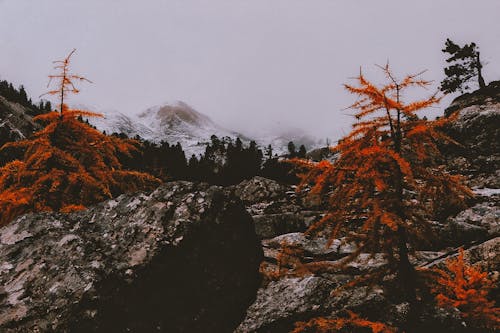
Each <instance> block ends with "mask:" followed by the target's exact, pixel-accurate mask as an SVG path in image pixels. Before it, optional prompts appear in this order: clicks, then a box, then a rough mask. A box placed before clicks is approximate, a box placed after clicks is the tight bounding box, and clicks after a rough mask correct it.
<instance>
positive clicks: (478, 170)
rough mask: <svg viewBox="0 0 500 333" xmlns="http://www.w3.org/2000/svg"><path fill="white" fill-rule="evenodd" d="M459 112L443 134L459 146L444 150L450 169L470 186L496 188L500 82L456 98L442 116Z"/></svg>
mask: <svg viewBox="0 0 500 333" xmlns="http://www.w3.org/2000/svg"><path fill="white" fill-rule="evenodd" d="M455 111H457V112H458V118H457V119H456V120H455V121H453V122H452V123H451V124H450V126H449V127H448V128H446V132H447V133H448V134H449V135H450V136H451V137H452V138H453V139H455V140H456V141H458V142H459V143H460V144H462V146H461V147H457V146H455V145H453V146H449V147H447V149H445V151H446V155H447V157H448V158H449V159H448V163H449V164H450V166H451V168H452V169H455V170H456V171H458V172H459V173H462V174H464V175H466V176H468V177H469V179H470V186H472V187H479V188H484V187H486V188H499V187H500V180H499V179H500V171H499V168H498V165H499V163H500V127H499V126H498V124H499V123H500V81H497V82H492V83H490V84H489V85H488V86H487V87H486V88H483V89H480V90H477V91H475V92H473V93H470V94H465V95H462V96H460V97H458V98H456V99H455V100H454V101H453V102H452V103H451V105H450V106H449V107H448V108H447V109H446V111H445V114H447V115H449V114H451V113H452V112H455Z"/></svg>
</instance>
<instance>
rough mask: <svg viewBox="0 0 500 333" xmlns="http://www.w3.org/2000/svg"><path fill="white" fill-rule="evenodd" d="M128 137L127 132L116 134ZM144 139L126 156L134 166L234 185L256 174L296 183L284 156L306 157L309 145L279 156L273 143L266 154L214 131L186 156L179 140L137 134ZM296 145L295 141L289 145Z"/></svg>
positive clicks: (174, 177)
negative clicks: (157, 140)
mask: <svg viewBox="0 0 500 333" xmlns="http://www.w3.org/2000/svg"><path fill="white" fill-rule="evenodd" d="M113 135H114V136H118V137H121V138H126V136H125V135H124V134H116V133H114V134H113ZM135 139H136V140H138V141H140V142H141V146H140V147H139V149H138V150H137V151H136V152H135V153H134V154H133V156H132V157H129V158H126V157H125V158H124V164H125V165H126V166H127V167H128V168H130V169H134V170H141V171H143V172H148V173H150V174H152V175H154V176H155V177H158V178H160V179H162V180H164V181H168V180H190V181H202V182H207V183H210V184H217V185H233V184H237V183H239V182H241V181H243V180H245V179H249V178H252V177H254V176H263V177H266V178H269V179H274V180H277V181H279V182H283V183H290V184H294V183H297V182H298V178H297V177H296V176H295V173H294V172H293V167H292V166H291V165H289V164H287V163H281V159H282V158H294V157H300V158H305V153H306V148H305V147H304V146H303V145H301V147H300V150H299V152H296V151H295V149H293V150H289V152H288V154H286V155H284V156H282V157H279V156H278V155H277V154H275V155H272V147H271V145H269V146H268V147H267V148H266V150H265V154H264V153H263V151H262V149H261V148H259V147H258V146H257V143H256V142H255V141H250V143H248V144H244V143H243V142H242V141H241V139H240V138H235V139H233V138H230V137H223V138H219V137H217V136H216V135H212V137H211V138H210V142H209V143H207V144H206V147H205V151H204V152H203V154H201V155H198V156H196V155H194V154H193V155H191V156H190V157H188V156H186V154H185V152H184V150H183V148H182V145H181V144H180V143H179V142H177V143H176V144H170V143H168V142H165V141H163V142H160V143H153V142H150V141H147V140H142V139H141V138H139V137H136V138H135ZM290 146H293V147H295V145H294V143H293V142H290V143H289V147H290Z"/></svg>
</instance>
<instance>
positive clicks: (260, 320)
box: [235, 276, 335, 333]
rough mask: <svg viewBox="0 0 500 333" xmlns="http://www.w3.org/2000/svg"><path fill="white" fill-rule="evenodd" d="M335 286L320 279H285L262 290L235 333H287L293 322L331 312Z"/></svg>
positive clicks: (274, 282) (310, 277)
mask: <svg viewBox="0 0 500 333" xmlns="http://www.w3.org/2000/svg"><path fill="white" fill-rule="evenodd" d="M334 287H335V283H333V282H331V281H329V280H327V279H323V278H321V277H315V276H308V277H304V278H299V277H297V278H285V279H281V280H279V281H273V282H271V283H270V284H269V285H268V286H267V287H265V288H262V289H260V290H259V293H258V295H257V300H256V301H255V303H254V304H252V306H251V307H250V308H249V309H248V312H247V317H246V318H245V320H244V321H243V322H242V323H241V324H240V326H239V327H238V328H237V329H236V331H235V333H250V332H259V333H285V332H290V329H291V328H292V327H293V323H295V322H296V321H300V320H304V319H307V318H310V317H311V316H316V315H321V314H323V315H325V314H328V313H330V312H331V307H332V304H331V303H332V297H330V293H331V291H332V289H333V288H334Z"/></svg>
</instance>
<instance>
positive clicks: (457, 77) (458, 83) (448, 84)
mask: <svg viewBox="0 0 500 333" xmlns="http://www.w3.org/2000/svg"><path fill="white" fill-rule="evenodd" d="M442 51H443V52H444V53H448V54H449V55H450V56H449V58H448V59H446V62H448V63H451V65H450V66H448V67H446V68H445V69H444V73H445V75H446V78H445V79H444V80H443V81H442V82H441V91H443V92H444V93H446V94H448V93H453V92H455V91H457V90H458V91H460V93H464V92H465V91H467V90H468V89H469V88H470V87H469V86H468V85H467V83H468V82H469V81H471V80H472V79H474V78H477V83H478V85H479V88H484V87H485V86H486V84H485V82H484V78H483V75H482V68H483V64H482V63H481V60H480V58H479V50H478V47H477V46H476V44H475V43H470V44H465V45H464V46H459V45H458V44H455V43H454V42H453V41H452V40H450V39H449V38H448V39H446V42H445V48H444V49H443V50H442Z"/></svg>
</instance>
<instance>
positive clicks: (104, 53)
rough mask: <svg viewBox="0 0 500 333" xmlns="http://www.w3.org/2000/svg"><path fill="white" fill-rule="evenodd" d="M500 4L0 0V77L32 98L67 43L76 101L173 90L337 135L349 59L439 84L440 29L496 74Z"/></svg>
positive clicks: (369, 70)
mask: <svg viewBox="0 0 500 333" xmlns="http://www.w3.org/2000/svg"><path fill="white" fill-rule="evenodd" d="M499 14H500V1H499V0H476V1H470V0H418V1H416V0H415V1H402V0H379V1H373V0H366V1H359V0H358V1H355V0H345V1H342V0H245V1H243V0H141V1H139V0H135V1H133V0H78V1H77V0H0V78H2V79H7V80H9V81H12V82H14V83H15V84H21V83H22V84H24V85H25V86H26V87H27V89H28V91H29V92H30V93H31V95H32V96H34V97H36V96H38V95H40V94H41V93H42V92H44V90H45V89H46V88H45V85H46V83H47V78H46V76H47V74H49V73H50V72H51V67H52V64H51V61H52V60H56V59H60V58H63V57H64V56H65V55H66V54H67V53H68V52H69V51H71V49H72V48H77V54H76V55H75V57H74V60H73V68H74V69H75V71H77V72H79V73H81V74H85V75H86V76H87V77H88V78H89V79H91V80H92V81H94V84H93V85H85V86H82V87H81V88H82V93H81V95H80V96H79V97H77V98H73V102H74V103H84V104H87V105H92V106H95V107H97V108H98V109H118V110H120V111H122V112H125V113H137V112H139V111H142V110H144V109H146V108H147V107H150V106H153V105H156V104H160V103H163V102H166V101H175V100H182V101H185V102H187V103H188V104H190V105H192V106H193V107H194V108H195V109H197V110H199V111H201V112H203V113H205V114H207V115H209V116H210V117H211V118H212V119H214V120H215V121H216V122H218V123H220V124H222V125H224V126H226V127H228V128H231V129H235V130H244V131H246V132H247V133H248V132H250V133H255V132H258V131H259V130H260V129H263V128H269V127H276V126H282V127H289V126H293V127H299V128H303V129H305V130H307V131H314V132H316V133H317V134H318V135H319V136H322V137H325V136H329V137H331V138H336V137H339V136H340V135H342V132H345V131H348V130H349V126H348V124H349V123H350V122H351V118H350V117H348V116H345V115H342V114H346V113H347V112H346V111H341V110H342V109H343V108H344V107H346V106H348V105H349V104H350V103H351V102H352V101H353V96H350V95H349V94H348V93H347V92H345V91H344V90H343V88H342V85H341V84H342V83H343V82H346V81H347V80H348V78H349V77H352V76H355V75H356V74H357V72H358V70H359V67H360V66H362V67H363V69H364V70H365V72H366V74H367V76H368V77H369V78H375V79H376V78H377V74H376V73H375V70H374V66H373V65H374V64H384V63H385V62H386V61H387V59H389V60H390V63H391V65H392V67H393V69H394V71H395V72H396V73H398V74H401V75H402V74H405V73H407V72H417V71H420V70H422V69H428V72H427V73H426V75H425V77H426V78H428V79H434V80H436V81H437V82H436V87H437V85H438V83H439V81H440V80H441V79H442V77H443V74H442V71H443V70H442V68H443V65H444V55H443V54H442V53H441V51H440V50H441V49H442V47H443V44H444V41H445V39H446V38H447V37H450V38H451V39H452V40H454V41H456V42H459V43H464V42H470V41H475V42H476V43H477V44H478V45H479V47H480V50H481V55H482V57H483V60H484V61H486V62H488V63H489V64H488V65H487V66H486V67H485V69H484V70H485V78H486V80H487V81H489V80H493V79H499V78H500V20H499V18H498V17H499ZM445 104H446V101H445V102H444V104H443V106H445ZM435 112H436V113H438V112H439V111H435Z"/></svg>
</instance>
